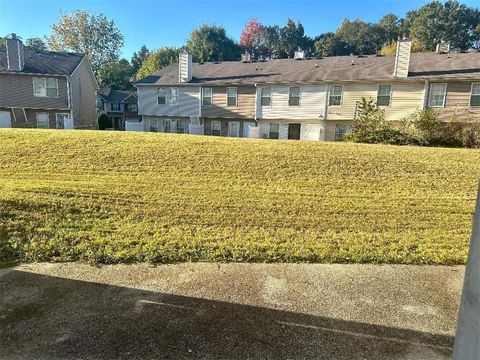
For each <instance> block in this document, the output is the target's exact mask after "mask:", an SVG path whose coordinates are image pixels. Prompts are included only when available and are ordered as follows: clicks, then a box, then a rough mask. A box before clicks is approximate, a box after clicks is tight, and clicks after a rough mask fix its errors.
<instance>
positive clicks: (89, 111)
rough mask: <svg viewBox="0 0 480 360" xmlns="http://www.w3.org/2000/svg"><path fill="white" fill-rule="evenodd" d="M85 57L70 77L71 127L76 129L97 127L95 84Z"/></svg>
mask: <svg viewBox="0 0 480 360" xmlns="http://www.w3.org/2000/svg"><path fill="white" fill-rule="evenodd" d="M89 67H90V64H89V63H88V60H87V58H86V57H85V58H84V59H83V60H82V61H81V62H80V64H79V66H78V67H77V69H76V70H75V72H74V73H73V74H72V75H71V76H70V91H71V107H72V115H73V126H74V127H75V128H76V129H95V128H96V127H97V103H96V90H97V88H96V87H97V84H96V81H95V79H94V77H93V74H92V72H91V69H90V68H89Z"/></svg>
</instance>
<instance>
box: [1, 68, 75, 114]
mask: <svg viewBox="0 0 480 360" xmlns="http://www.w3.org/2000/svg"><path fill="white" fill-rule="evenodd" d="M38 77H54V78H56V79H58V97H38V96H33V78H34V76H32V75H24V74H0V107H16V108H34V109H68V95H67V78H66V77H65V76H44V75H39V76H38Z"/></svg>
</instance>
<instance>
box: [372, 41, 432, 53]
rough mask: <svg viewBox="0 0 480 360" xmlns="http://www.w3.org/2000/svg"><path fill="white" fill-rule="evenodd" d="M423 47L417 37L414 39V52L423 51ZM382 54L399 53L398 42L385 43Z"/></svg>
mask: <svg viewBox="0 0 480 360" xmlns="http://www.w3.org/2000/svg"><path fill="white" fill-rule="evenodd" d="M422 51H423V48H422V45H421V44H420V42H419V41H418V40H417V39H412V49H411V52H412V53H417V52H422ZM378 53H379V54H380V55H395V54H396V53H397V42H396V41H392V42H391V43H388V44H385V45H384V46H383V47H382V48H381V49H380V51H379V52H378Z"/></svg>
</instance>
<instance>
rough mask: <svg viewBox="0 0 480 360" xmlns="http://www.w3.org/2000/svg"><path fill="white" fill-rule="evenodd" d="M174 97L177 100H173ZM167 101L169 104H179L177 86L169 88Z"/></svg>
mask: <svg viewBox="0 0 480 360" xmlns="http://www.w3.org/2000/svg"><path fill="white" fill-rule="evenodd" d="M174 92H175V96H173V93H174ZM172 99H175V102H173V101H172ZM167 103H168V105H178V88H177V87H170V88H169V90H168V99H167Z"/></svg>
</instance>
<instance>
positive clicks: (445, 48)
mask: <svg viewBox="0 0 480 360" xmlns="http://www.w3.org/2000/svg"><path fill="white" fill-rule="evenodd" d="M449 51H450V43H449V42H448V41H442V42H439V43H438V44H437V53H439V54H448V52H449Z"/></svg>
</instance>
